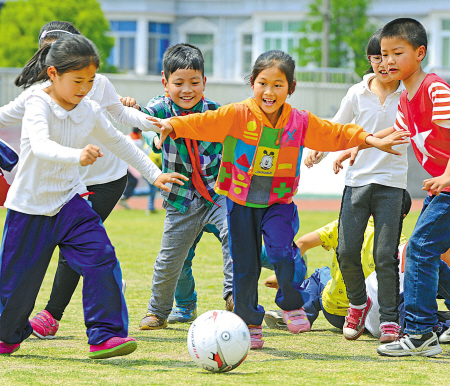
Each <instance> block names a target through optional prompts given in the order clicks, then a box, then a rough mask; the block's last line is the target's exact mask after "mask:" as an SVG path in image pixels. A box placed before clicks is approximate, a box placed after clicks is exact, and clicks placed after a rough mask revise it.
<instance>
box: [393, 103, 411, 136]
mask: <svg viewBox="0 0 450 386" xmlns="http://www.w3.org/2000/svg"><path fill="white" fill-rule="evenodd" d="M394 130H395V131H400V130H403V131H409V130H408V126H407V125H406V123H405V115H404V114H403V111H402V107H401V105H400V103H399V104H398V109H397V115H396V116H395V124H394Z"/></svg>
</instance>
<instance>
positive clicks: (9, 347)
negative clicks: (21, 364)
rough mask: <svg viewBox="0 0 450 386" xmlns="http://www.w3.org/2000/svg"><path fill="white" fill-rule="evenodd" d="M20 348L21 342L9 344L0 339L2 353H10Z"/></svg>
mask: <svg viewBox="0 0 450 386" xmlns="http://www.w3.org/2000/svg"><path fill="white" fill-rule="evenodd" d="M19 348H20V343H14V344H8V343H3V342H2V341H0V355H8V354H12V353H13V352H16V351H17V350H18V349H19Z"/></svg>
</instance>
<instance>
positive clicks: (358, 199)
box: [336, 184, 405, 323]
mask: <svg viewBox="0 0 450 386" xmlns="http://www.w3.org/2000/svg"><path fill="white" fill-rule="evenodd" d="M404 197H405V190H404V189H400V188H393V187H389V186H383V185H379V184H368V185H364V186H359V187H351V186H346V187H345V189H344V195H343V197H342V203H341V212H340V215H339V227H338V247H337V249H336V256H337V259H338V262H339V268H340V270H341V273H342V278H343V279H344V283H345V287H346V288H347V296H348V300H349V301H350V303H351V304H352V305H355V306H358V305H361V304H364V303H365V302H366V301H367V293H366V284H365V275H364V271H363V267H362V263H361V249H362V245H363V241H364V234H365V230H366V228H367V221H368V220H369V218H370V215H373V221H374V226H375V231H374V241H373V260H374V263H375V271H376V272H377V279H378V303H379V304H380V322H381V323H383V322H398V303H399V290H400V289H399V273H398V258H397V255H398V243H399V241H400V234H401V231H402V225H403V213H402V212H403V210H402V209H403V203H404Z"/></svg>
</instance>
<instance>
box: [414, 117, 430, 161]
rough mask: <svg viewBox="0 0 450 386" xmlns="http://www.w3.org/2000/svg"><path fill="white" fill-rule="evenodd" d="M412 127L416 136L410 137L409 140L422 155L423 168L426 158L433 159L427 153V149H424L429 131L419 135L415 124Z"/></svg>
mask: <svg viewBox="0 0 450 386" xmlns="http://www.w3.org/2000/svg"><path fill="white" fill-rule="evenodd" d="M414 127H415V129H416V135H415V136H414V137H411V139H412V140H413V141H414V143H415V144H416V147H417V149H419V151H420V152H421V153H422V154H423V159H422V166H423V165H424V164H425V162H427V160H428V157H431V158H435V157H433V156H432V155H431V154H430V153H428V151H427V149H425V141H426V139H427V137H428V136H429V135H430V133H431V130H428V131H423V132H421V133H419V130H418V129H417V125H416V124H414Z"/></svg>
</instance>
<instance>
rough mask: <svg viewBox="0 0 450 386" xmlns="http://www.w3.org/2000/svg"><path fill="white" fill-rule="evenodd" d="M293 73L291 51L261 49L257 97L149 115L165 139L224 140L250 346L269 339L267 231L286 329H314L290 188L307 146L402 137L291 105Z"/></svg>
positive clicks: (241, 307)
mask: <svg viewBox="0 0 450 386" xmlns="http://www.w3.org/2000/svg"><path fill="white" fill-rule="evenodd" d="M294 73H295V62H294V60H293V59H292V57H291V56H289V55H288V54H286V53H284V52H282V51H268V52H265V53H263V54H262V55H260V56H259V57H258V59H257V60H256V62H255V65H254V67H253V71H252V74H251V75H250V77H249V80H250V84H251V87H252V88H253V91H254V97H253V98H249V99H247V100H245V101H243V102H240V103H232V104H229V105H226V106H223V107H220V108H219V109H218V110H216V111H207V112H205V113H203V114H191V115H189V116H185V117H176V118H171V119H170V120H159V119H157V118H151V119H152V120H153V121H154V122H155V125H156V126H158V127H160V128H161V141H160V144H161V143H162V142H163V141H164V139H165V137H166V136H167V135H169V134H170V135H171V136H172V138H178V137H186V138H192V139H201V140H205V141H215V142H222V143H223V157H222V165H221V169H220V172H219V177H218V179H217V183H216V186H215V190H216V192H218V193H220V194H223V195H225V196H227V213H228V214H227V221H228V227H229V236H228V237H229V245H230V252H231V256H232V259H233V298H234V304H235V308H234V312H235V313H236V314H237V315H239V316H240V317H241V318H242V319H243V320H244V321H245V322H246V323H247V325H248V326H249V329H250V335H251V348H253V349H255V348H261V347H262V346H263V343H264V342H263V340H262V329H261V323H262V320H263V317H264V308H263V307H262V306H261V305H258V279H259V276H260V272H261V259H260V255H261V247H262V238H263V237H264V244H265V247H266V250H267V255H268V257H269V261H270V263H271V264H272V265H273V266H274V267H275V273H276V276H277V280H278V284H279V290H278V292H277V295H276V298H275V302H276V303H277V305H278V306H279V307H280V308H281V309H282V310H283V318H284V320H285V322H286V324H287V326H288V329H289V331H290V332H291V333H294V334H297V333H299V332H304V331H308V330H309V329H310V324H309V322H308V319H307V318H306V315H305V312H304V310H303V309H302V306H303V304H304V303H305V302H306V301H307V300H308V298H307V297H308V295H307V294H306V293H304V292H301V291H300V290H299V289H298V288H297V286H294V285H293V278H294V272H295V269H294V252H295V250H294V246H293V239H294V237H295V235H296V233H297V232H298V229H299V219H298V213H297V207H296V205H295V204H294V203H293V196H294V194H295V192H296V190H297V187H298V183H299V179H300V163H301V158H302V152H303V147H304V146H307V147H308V148H311V149H316V150H322V151H324V150H332V151H335V150H342V149H347V148H349V147H352V146H355V145H358V144H363V143H366V144H369V145H372V146H375V147H377V148H379V149H381V150H384V151H387V152H389V153H394V154H398V153H397V152H395V151H394V150H392V146H393V145H397V144H399V143H404V142H405V141H404V140H403V139H402V138H401V136H400V135H393V134H392V135H391V136H389V137H386V138H384V139H379V138H375V137H373V136H370V135H369V134H368V133H366V132H364V130H363V129H362V127H360V126H358V125H355V124H347V125H341V124H338V123H333V122H329V121H326V120H322V119H320V118H318V117H316V116H315V115H313V114H311V113H310V112H308V111H299V110H297V109H294V108H292V107H291V106H290V105H289V104H288V103H286V98H287V97H288V95H291V94H292V93H293V92H294V90H295V85H296V82H295V74H294ZM149 119H150V118H149Z"/></svg>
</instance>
